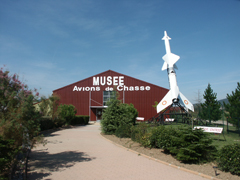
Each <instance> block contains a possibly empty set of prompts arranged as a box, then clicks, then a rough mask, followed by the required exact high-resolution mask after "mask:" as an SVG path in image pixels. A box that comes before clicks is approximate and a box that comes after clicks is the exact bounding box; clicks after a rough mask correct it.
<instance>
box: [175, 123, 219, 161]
mask: <svg viewBox="0 0 240 180" xmlns="http://www.w3.org/2000/svg"><path fill="white" fill-rule="evenodd" d="M178 131H179V133H178V134H179V136H180V139H181V140H180V142H181V144H180V143H179V146H177V148H176V149H178V151H176V152H177V155H176V158H177V159H178V160H180V161H183V162H191V163H199V162H209V161H212V160H213V159H215V156H216V153H217V149H216V147H215V146H213V145H211V144H212V139H211V138H209V134H207V133H205V132H203V130H202V129H195V130H192V128H191V127H190V126H182V127H180V128H179V130H178ZM176 140H178V139H176Z"/></svg>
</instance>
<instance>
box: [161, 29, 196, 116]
mask: <svg viewBox="0 0 240 180" xmlns="http://www.w3.org/2000/svg"><path fill="white" fill-rule="evenodd" d="M170 39H171V38H170V37H169V36H168V35H167V32H166V31H164V37H163V38H162V40H164V41H165V48H166V54H165V55H164V56H163V57H162V59H163V60H164V64H163V66H162V71H163V70H165V69H167V72H168V81H169V85H170V90H169V91H168V93H167V94H166V95H165V96H164V98H163V99H162V100H161V101H160V103H159V104H158V105H157V113H159V112H161V111H163V110H164V109H166V108H167V107H169V106H170V105H179V104H181V105H183V106H184V108H185V109H186V110H188V109H189V110H191V111H194V107H193V105H192V103H191V102H190V101H189V100H188V99H187V98H186V97H185V96H184V95H183V94H182V93H181V92H180V91H179V87H178V85H177V78H176V72H175V68H176V65H175V63H176V62H177V61H178V60H179V59H180V56H178V55H176V54H173V53H171V49H170V44H169V40H170Z"/></svg>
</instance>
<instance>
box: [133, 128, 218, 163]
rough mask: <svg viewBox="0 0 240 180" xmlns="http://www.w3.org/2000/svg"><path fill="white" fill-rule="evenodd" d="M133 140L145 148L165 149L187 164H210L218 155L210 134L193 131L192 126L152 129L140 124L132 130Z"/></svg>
mask: <svg viewBox="0 0 240 180" xmlns="http://www.w3.org/2000/svg"><path fill="white" fill-rule="evenodd" d="M131 138H132V140H133V141H136V142H139V143H140V144H141V145H143V146H144V147H149V148H152V147H155V148H160V149H163V150H164V152H165V153H169V154H172V155H173V156H174V157H175V158H176V159H177V160H179V161H182V162H186V163H202V162H209V161H212V160H214V159H215V157H216V153H217V149H216V147H215V146H213V145H211V143H212V139H210V138H209V136H208V134H207V133H205V132H203V130H202V129H196V130H192V128H191V127H190V126H180V127H178V128H176V127H172V126H170V127H169V126H167V127H166V126H163V125H161V126H158V127H150V126H149V125H147V124H146V123H140V124H139V125H137V126H134V127H133V128H132V134H131Z"/></svg>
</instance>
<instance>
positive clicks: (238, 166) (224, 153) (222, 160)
mask: <svg viewBox="0 0 240 180" xmlns="http://www.w3.org/2000/svg"><path fill="white" fill-rule="evenodd" d="M217 164H218V167H219V169H221V170H223V171H226V172H231V173H232V174H236V175H238V176H239V175H240V144H232V145H226V146H224V147H222V148H221V149H220V150H219V152H218V157H217Z"/></svg>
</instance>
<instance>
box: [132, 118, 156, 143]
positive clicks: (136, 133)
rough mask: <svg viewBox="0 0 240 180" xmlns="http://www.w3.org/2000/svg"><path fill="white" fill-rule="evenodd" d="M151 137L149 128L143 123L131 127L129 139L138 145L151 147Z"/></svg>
mask: <svg viewBox="0 0 240 180" xmlns="http://www.w3.org/2000/svg"><path fill="white" fill-rule="evenodd" d="M151 136H152V131H151V127H150V126H149V125H148V124H146V123H144V122H143V123H139V124H138V125H136V126H134V127H132V132H131V139H132V140H133V141H136V142H138V143H140V144H141V145H143V146H144V147H151V141H150V139H151V138H150V137H151Z"/></svg>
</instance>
